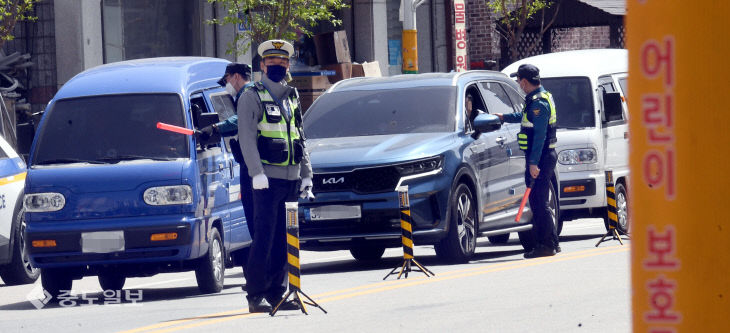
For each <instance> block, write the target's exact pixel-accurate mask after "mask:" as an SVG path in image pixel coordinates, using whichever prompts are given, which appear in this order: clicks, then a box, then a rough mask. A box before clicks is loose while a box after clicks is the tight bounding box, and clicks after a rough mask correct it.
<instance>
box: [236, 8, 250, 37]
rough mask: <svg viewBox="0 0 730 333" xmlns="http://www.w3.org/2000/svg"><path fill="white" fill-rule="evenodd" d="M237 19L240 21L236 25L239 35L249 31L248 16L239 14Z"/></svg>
mask: <svg viewBox="0 0 730 333" xmlns="http://www.w3.org/2000/svg"><path fill="white" fill-rule="evenodd" d="M238 19H239V20H241V23H238V24H236V31H237V32H239V33H241V32H246V31H249V30H251V25H250V24H249V23H248V15H246V14H245V13H241V12H239V13H238Z"/></svg>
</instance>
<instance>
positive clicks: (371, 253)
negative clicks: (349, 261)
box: [350, 245, 385, 261]
mask: <svg viewBox="0 0 730 333" xmlns="http://www.w3.org/2000/svg"><path fill="white" fill-rule="evenodd" d="M384 253H385V247H384V246H377V245H361V246H353V247H352V248H350V254H352V256H353V257H354V258H355V259H357V260H358V261H375V260H380V258H382V257H383V254H384Z"/></svg>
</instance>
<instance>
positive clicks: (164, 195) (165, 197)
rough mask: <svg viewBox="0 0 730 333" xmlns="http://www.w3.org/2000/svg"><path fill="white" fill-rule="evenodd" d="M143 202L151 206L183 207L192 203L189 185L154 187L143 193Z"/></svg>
mask: <svg viewBox="0 0 730 333" xmlns="http://www.w3.org/2000/svg"><path fill="white" fill-rule="evenodd" d="M143 196H144V202H145V203H147V204H148V205H152V206H162V205H185V204H190V203H192V202H193V189H192V188H191V187H190V185H175V186H156V187H150V188H148V189H146V190H145V191H144V195H143Z"/></svg>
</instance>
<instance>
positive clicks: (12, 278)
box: [0, 137, 40, 285]
mask: <svg viewBox="0 0 730 333" xmlns="http://www.w3.org/2000/svg"><path fill="white" fill-rule="evenodd" d="M25 175H26V172H25V163H24V162H23V160H21V159H20V157H19V156H18V154H16V153H15V151H14V150H13V148H12V147H11V146H10V145H9V144H8V143H7V142H6V141H5V140H4V139H3V138H2V137H0V278H2V281H3V283H4V284H6V285H17V284H26V283H32V282H33V281H35V280H36V279H38V275H39V274H40V272H39V270H38V269H36V268H33V267H32V266H31V264H30V260H29V258H28V253H27V252H26V250H25V237H24V235H23V233H24V231H25V220H24V219H23V200H21V199H22V197H23V186H24V185H25Z"/></svg>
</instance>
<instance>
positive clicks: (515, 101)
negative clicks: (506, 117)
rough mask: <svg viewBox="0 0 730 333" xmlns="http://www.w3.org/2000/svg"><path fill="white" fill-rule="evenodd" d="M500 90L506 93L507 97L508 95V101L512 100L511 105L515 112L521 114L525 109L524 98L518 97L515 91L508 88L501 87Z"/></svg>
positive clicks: (518, 94)
mask: <svg viewBox="0 0 730 333" xmlns="http://www.w3.org/2000/svg"><path fill="white" fill-rule="evenodd" d="M502 88H504V90H505V91H507V95H509V98H510V100H512V105H513V106H514V109H515V112H521V111H522V109H524V108H525V97H524V96H522V95H520V93H518V92H517V90H515V89H513V88H512V87H510V86H505V85H502Z"/></svg>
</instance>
